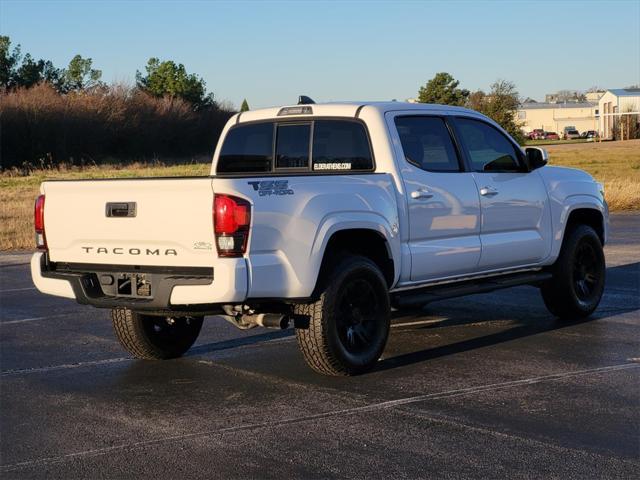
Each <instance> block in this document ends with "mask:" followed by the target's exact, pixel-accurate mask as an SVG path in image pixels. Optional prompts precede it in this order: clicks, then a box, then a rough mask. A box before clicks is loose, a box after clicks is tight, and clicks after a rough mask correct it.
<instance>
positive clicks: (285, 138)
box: [276, 123, 311, 168]
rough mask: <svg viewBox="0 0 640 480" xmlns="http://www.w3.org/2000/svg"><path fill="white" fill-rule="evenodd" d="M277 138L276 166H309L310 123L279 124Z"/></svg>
mask: <svg viewBox="0 0 640 480" xmlns="http://www.w3.org/2000/svg"><path fill="white" fill-rule="evenodd" d="M276 138H277V140H276V168H307V167H308V166H309V139H310V138H311V124H310V123H303V124H295V123H292V124H281V125H278V133H277V136H276Z"/></svg>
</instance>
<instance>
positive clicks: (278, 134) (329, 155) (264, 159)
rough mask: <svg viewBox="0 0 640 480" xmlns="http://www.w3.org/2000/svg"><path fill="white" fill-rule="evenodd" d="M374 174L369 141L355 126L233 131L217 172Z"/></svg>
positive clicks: (261, 126)
mask: <svg viewBox="0 0 640 480" xmlns="http://www.w3.org/2000/svg"><path fill="white" fill-rule="evenodd" d="M373 169H374V162H373V155H372V153H371V144H370V142H369V136H368V134H367V131H366V129H365V127H364V125H363V124H362V123H361V122H359V121H355V120H335V119H319V120H300V121H289V122H273V121H271V122H259V123H250V124H246V125H237V126H234V127H232V128H231V129H230V130H229V132H228V133H227V136H226V138H225V140H224V143H223V144H222V149H221V151H220V157H219V158H218V164H217V168H216V171H217V173H220V174H246V173H288V172H290V173H297V172H300V173H347V172H354V171H355V172H366V171H372V170H373Z"/></svg>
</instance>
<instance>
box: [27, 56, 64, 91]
mask: <svg viewBox="0 0 640 480" xmlns="http://www.w3.org/2000/svg"><path fill="white" fill-rule="evenodd" d="M40 82H49V83H50V84H51V85H53V86H54V87H55V88H56V89H60V87H61V82H62V72H61V71H60V70H59V69H57V68H55V67H54V66H53V63H51V61H50V60H37V61H36V60H34V59H33V58H32V57H31V55H30V54H28V53H27V54H26V55H25V56H24V59H23V60H22V64H21V65H20V67H19V68H18V69H17V70H16V86H20V87H27V88H29V87H33V86H34V85H37V84H38V83H40Z"/></svg>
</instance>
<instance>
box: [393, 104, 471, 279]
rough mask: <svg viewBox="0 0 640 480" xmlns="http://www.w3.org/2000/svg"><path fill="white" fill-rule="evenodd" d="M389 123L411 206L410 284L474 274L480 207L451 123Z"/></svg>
mask: <svg viewBox="0 0 640 480" xmlns="http://www.w3.org/2000/svg"><path fill="white" fill-rule="evenodd" d="M391 120H392V121H391ZM389 123H390V127H391V131H392V136H395V135H397V137H396V138H395V140H396V142H394V143H396V147H397V148H396V151H397V155H398V157H399V169H400V171H401V174H402V179H403V182H404V188H405V196H406V199H407V202H408V205H407V207H408V208H407V211H408V218H409V233H408V235H409V238H408V245H409V250H410V253H411V276H410V280H411V281H412V282H420V281H426V280H433V279H437V278H444V277H449V276H456V275H463V274H467V273H472V272H473V271H474V270H475V269H476V267H477V265H478V261H479V259H480V237H479V235H480V202H479V199H478V191H477V189H476V184H475V181H474V179H473V174H472V173H471V172H465V171H464V169H463V168H462V165H463V164H462V161H461V159H460V158H459V155H458V152H457V150H456V148H455V146H454V143H453V140H452V137H451V133H450V129H449V126H448V125H447V122H446V121H445V119H444V118H443V117H439V116H416V115H415V114H414V115H411V116H409V115H406V116H405V115H403V114H396V115H393V117H392V119H390V122H389ZM397 140H399V142H398V141H397ZM398 143H399V145H398Z"/></svg>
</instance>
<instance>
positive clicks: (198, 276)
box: [31, 100, 608, 375]
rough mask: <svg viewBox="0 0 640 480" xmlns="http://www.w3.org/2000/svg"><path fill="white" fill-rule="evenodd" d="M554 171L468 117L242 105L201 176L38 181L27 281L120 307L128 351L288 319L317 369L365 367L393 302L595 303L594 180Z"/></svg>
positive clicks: (559, 306)
mask: <svg viewBox="0 0 640 480" xmlns="http://www.w3.org/2000/svg"><path fill="white" fill-rule="evenodd" d="M546 163H547V156H546V152H545V151H544V150H542V149H539V148H526V149H525V150H522V149H521V148H520V147H519V146H518V144H517V143H516V142H515V141H514V140H513V139H512V138H511V137H509V135H508V134H507V133H506V132H505V131H504V130H502V129H501V128H500V127H499V126H498V125H497V124H496V123H495V122H493V121H492V120H490V119H488V118H486V117H485V116H483V115H481V114H479V113H477V112H474V111H471V110H467V109H464V108H457V107H448V106H441V105H424V104H405V103H398V102H388V103H332V104H313V103H312V102H311V101H310V100H307V101H303V102H301V104H298V105H294V106H286V107H281V108H269V109H263V110H256V111H249V112H244V113H239V114H237V115H235V116H234V117H232V118H231V119H230V120H229V122H228V124H227V125H226V127H225V128H224V130H223V132H222V135H221V137H220V141H219V142H218V146H217V148H216V151H215V154H214V157H213V164H212V167H211V174H210V176H208V177H197V178H140V179H118V180H81V181H47V182H44V183H43V184H42V186H41V194H42V195H41V196H40V197H38V199H37V201H36V208H35V229H36V241H37V247H38V249H39V251H38V252H37V253H36V254H35V255H34V256H33V259H32V262H31V271H32V276H33V281H34V283H35V285H36V287H37V288H38V289H39V290H40V291H41V292H43V293H48V294H51V295H58V296H61V297H67V298H73V299H76V300H77V301H78V302H79V303H82V304H89V305H93V306H94V307H99V308H110V309H112V319H113V324H114V327H115V332H116V334H117V336H118V338H119V340H120V342H121V343H122V345H123V346H124V347H125V348H126V349H127V350H128V351H129V352H131V353H132V354H133V355H134V356H136V357H138V358H143V359H165V358H173V357H178V356H180V355H182V354H183V353H185V352H186V351H187V350H188V349H189V348H190V347H191V345H192V344H193V342H194V341H195V340H196V338H197V336H198V334H199V331H200V328H201V326H202V321H203V318H204V316H205V315H218V316H222V317H224V318H225V319H226V320H228V321H230V322H232V323H233V324H235V325H236V326H238V327H240V328H251V327H253V326H257V325H260V326H265V327H276V328H284V327H286V326H287V325H289V324H290V323H293V325H294V327H295V332H296V336H297V340H298V344H299V347H300V349H301V351H302V354H303V356H304V358H305V360H306V361H307V363H308V364H309V365H310V366H311V367H312V368H313V369H314V370H316V371H318V372H320V373H323V374H328V375H352V374H357V373H360V372H363V371H365V370H367V369H370V368H372V367H373V366H374V365H375V364H376V362H377V360H378V358H379V357H380V355H381V354H382V351H383V349H384V347H385V343H386V341H387V336H388V333H389V322H390V310H391V308H392V307H394V308H398V309H400V308H405V307H408V306H413V307H415V306H419V305H424V304H426V303H428V302H431V301H434V300H439V299H443V298H450V297H455V296H460V295H466V294H472V293H479V292H486V291H491V290H496V289H499V288H505V287H511V286H515V285H523V284H529V285H535V286H539V287H540V289H541V292H542V298H543V299H544V302H545V304H546V306H547V307H548V309H549V310H550V312H551V313H552V314H554V315H555V316H557V317H559V318H569V319H572V318H573V319H576V318H580V317H584V316H587V315H589V314H591V313H592V312H593V311H594V310H595V308H596V307H597V305H598V303H599V301H600V298H601V296H602V292H603V289H604V281H605V260H604V255H603V250H602V247H603V245H604V243H605V242H606V240H607V231H608V209H607V204H606V202H605V200H604V192H603V187H602V186H601V185H600V184H598V183H596V182H595V181H594V180H593V178H592V177H590V176H589V175H587V174H586V173H584V172H582V171H579V170H573V169H568V168H558V167H551V166H545V165H546Z"/></svg>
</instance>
